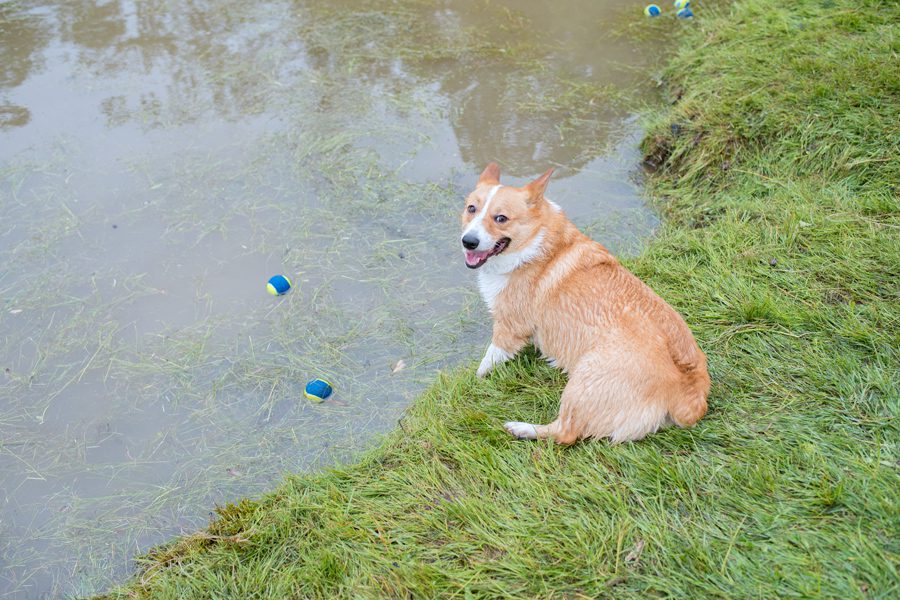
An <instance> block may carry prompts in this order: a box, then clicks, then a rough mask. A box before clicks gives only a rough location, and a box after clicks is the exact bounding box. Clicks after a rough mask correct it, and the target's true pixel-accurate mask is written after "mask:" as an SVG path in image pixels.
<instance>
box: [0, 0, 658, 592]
mask: <svg viewBox="0 0 900 600" xmlns="http://www.w3.org/2000/svg"><path fill="white" fill-rule="evenodd" d="M641 5H642V3H639V2H625V3H623V2H616V1H612V0H596V1H576V0H573V1H565V2H554V3H543V2H535V1H528V2H516V1H513V0H494V1H491V2H487V1H484V2H463V1H456V0H449V1H444V2H416V1H413V0H399V1H396V2H366V1H364V0H354V1H347V0H342V1H340V2H324V1H315V0H310V1H299V0H298V1H296V2H294V1H287V0H282V1H277V0H273V1H265V2H246V1H242V2H236V1H229V0H221V1H213V0H210V1H194V2H178V1H165V0H141V1H136V0H135V1H127V0H110V1H107V2H76V1H72V2H39V1H31V0H12V1H0V597H7V596H9V597H22V598H29V597H69V596H72V595H86V594H90V593H92V592H97V591H100V590H103V589H105V588H107V587H108V586H110V585H112V584H114V583H115V582H117V581H121V580H122V579H123V578H124V577H126V576H127V574H128V570H129V566H130V560H131V558H132V557H133V556H134V555H135V554H138V553H141V552H144V551H146V550H147V549H148V548H149V547H151V546H152V545H153V544H156V543H159V542H162V541H164V540H165V539H166V538H167V537H169V536H170V535H172V534H176V533H178V532H180V531H189V530H193V529H195V528H198V527H201V526H203V524H204V523H205V522H206V520H207V519H208V511H209V509H210V507H212V506H213V505H214V504H216V503H219V504H221V503H224V502H227V501H231V500H234V499H237V498H239V497H241V496H244V495H253V494H258V493H261V492H262V491H264V490H265V489H267V488H268V487H270V486H272V485H273V484H274V482H275V481H277V480H278V478H279V477H280V475H281V474H282V473H284V472H287V471H298V470H304V469H310V468H316V467H318V466H321V465H323V464H328V463H332V462H333V461H335V460H340V459H342V458H346V457H347V456H349V455H350V454H351V453H352V452H354V451H357V450H358V449H359V448H362V447H365V446H366V445H367V444H370V443H371V442H372V440H373V439H374V437H375V436H376V435H377V434H379V433H382V432H384V431H387V430H389V429H390V428H392V426H393V424H394V423H395V422H396V419H397V418H398V417H399V415H400V414H401V412H402V410H403V408H404V407H405V406H407V404H408V403H409V402H410V401H411V399H412V398H413V397H415V395H416V394H418V393H419V392H420V391H421V390H422V389H423V387H424V386H425V385H427V384H428V383H429V382H430V381H432V380H433V378H434V373H435V371H436V369H438V368H442V367H446V366H452V365H456V364H459V363H461V362H463V361H473V360H475V359H477V358H479V356H480V352H481V351H482V350H483V347H484V345H485V344H486V343H487V340H488V337H489V329H488V327H487V315H486V313H485V311H484V309H483V307H482V306H481V302H480V300H479V299H478V297H477V295H476V292H475V286H474V282H473V281H472V278H471V273H469V272H468V271H467V269H465V267H464V265H463V262H462V257H461V252H460V251H459V248H458V247H457V246H458V240H457V235H458V232H457V214H458V211H459V209H460V205H461V204H460V203H461V199H462V197H463V195H464V194H465V193H466V192H467V191H468V190H469V188H470V187H471V185H472V184H473V182H474V179H475V177H476V175H477V173H478V172H479V171H480V169H481V168H482V167H483V165H484V164H485V163H487V162H488V161H490V160H498V161H499V162H500V163H501V164H502V165H503V167H504V171H505V172H506V173H508V174H509V175H510V181H523V180H524V178H526V177H533V176H534V175H536V174H538V173H540V172H542V171H544V170H545V169H546V168H547V167H548V166H554V165H555V166H557V167H558V168H559V170H558V173H557V175H556V177H555V179H554V181H553V183H552V184H551V191H552V195H551V197H552V198H553V199H554V200H555V201H557V202H558V203H560V204H561V205H562V206H563V207H564V208H565V209H566V211H567V212H568V213H569V214H570V216H572V217H573V218H574V220H575V221H576V222H577V223H579V224H580V225H581V226H583V227H584V228H586V229H587V230H588V231H589V232H591V233H592V234H593V235H594V236H595V237H597V238H598V239H601V240H602V241H604V242H605V243H607V245H609V246H611V247H612V248H613V249H614V250H617V251H621V252H628V251H630V250H633V249H634V248H636V247H637V245H638V244H639V242H640V240H641V239H643V238H645V237H646V236H647V235H649V233H650V232H651V231H652V228H653V226H654V224H655V220H654V217H653V216H652V214H651V213H650V212H649V211H648V210H647V209H646V208H645V207H644V205H643V203H642V200H641V197H640V192H639V189H638V187H637V185H636V184H635V182H634V181H633V171H634V168H635V165H636V164H637V161H638V153H637V150H636V144H637V140H638V139H639V137H640V131H639V130H638V128H637V125H636V124H635V120H634V118H633V117H632V116H630V115H632V114H633V113H634V112H635V106H634V102H635V100H634V99H636V98H649V97H651V96H652V89H653V85H652V82H651V74H652V73H653V72H654V70H655V68H656V62H657V60H658V58H657V57H658V56H659V48H660V46H659V42H653V41H650V40H651V38H653V37H654V36H655V34H652V33H651V34H650V35H644V34H646V33H647V32H646V27H648V25H647V24H646V21H644V20H643V18H642V17H641V16H640V10H641ZM275 273H284V274H286V275H288V276H289V277H291V278H292V279H293V280H294V282H295V284H296V285H295V289H294V290H293V291H292V292H291V293H290V294H288V295H287V296H284V297H282V298H273V297H271V296H268V295H267V294H266V292H265V281H266V279H267V278H268V277H269V276H270V275H272V274H275ZM401 359H402V360H404V361H405V363H406V365H407V367H406V368H405V369H403V370H401V371H399V372H398V373H393V374H392V366H393V365H395V364H396V362H397V361H398V360H401ZM314 376H324V377H326V378H328V379H329V380H331V381H333V382H334V383H335V384H336V388H337V392H336V395H335V397H334V398H333V399H332V400H331V401H329V402H326V403H323V404H319V405H315V404H310V403H309V402H308V401H306V400H305V399H304V398H303V395H302V386H303V384H304V382H305V381H306V380H307V379H309V378H311V377H314Z"/></svg>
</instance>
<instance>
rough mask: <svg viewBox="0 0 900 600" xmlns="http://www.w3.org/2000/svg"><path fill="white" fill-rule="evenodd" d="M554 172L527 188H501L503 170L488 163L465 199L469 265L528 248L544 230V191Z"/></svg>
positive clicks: (465, 243) (464, 227) (464, 236)
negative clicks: (501, 172) (501, 171)
mask: <svg viewBox="0 0 900 600" xmlns="http://www.w3.org/2000/svg"><path fill="white" fill-rule="evenodd" d="M552 174H553V169H549V170H548V171H547V172H546V173H544V174H543V175H541V176H540V177H538V178H537V179H535V180H534V181H532V182H531V183H529V184H528V185H526V186H524V187H511V186H506V185H500V167H499V166H497V163H491V164H489V165H488V166H487V167H486V168H485V169H484V172H483V173H482V174H481V177H479V178H478V183H477V184H476V185H475V189H474V190H473V191H472V193H471V194H469V195H468V197H467V198H466V206H465V208H464V209H463V213H462V230H463V231H462V238H461V242H462V246H463V253H464V254H465V258H466V266H467V267H469V268H470V269H477V268H478V267H480V266H481V265H483V264H485V263H486V262H487V261H488V260H489V259H490V258H491V257H493V256H497V255H498V254H502V253H503V252H507V253H509V254H513V253H519V252H522V251H523V250H525V249H527V248H529V246H530V244H532V242H534V240H535V238H536V237H537V236H538V235H539V234H540V232H541V229H542V227H543V222H542V220H543V216H544V210H545V208H546V203H547V201H546V200H545V199H544V190H545V189H546V188H547V182H549V181H550V176H551V175H552Z"/></svg>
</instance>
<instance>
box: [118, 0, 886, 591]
mask: <svg viewBox="0 0 900 600" xmlns="http://www.w3.org/2000/svg"><path fill="white" fill-rule="evenodd" d="M788 5H789V6H788ZM697 12H698V15H699V17H700V18H698V19H697V20H696V22H695V23H694V24H693V26H692V27H690V28H688V29H687V30H686V33H685V37H684V39H683V41H682V47H681V51H680V52H679V53H678V55H677V57H675V58H674V59H673V63H672V65H671V67H670V69H669V71H668V73H667V83H668V89H669V92H670V94H671V100H672V103H671V105H669V106H667V107H666V108H665V109H663V110H661V111H660V112H659V114H656V115H654V116H652V117H651V123H650V128H649V134H648V137H647V139H646V141H645V151H646V155H647V163H648V165H649V166H651V167H652V168H655V169H657V171H656V174H655V175H654V176H653V177H652V178H651V181H650V182H649V184H650V186H651V190H652V192H653V194H654V195H655V196H656V197H657V198H658V201H659V205H660V210H661V211H662V212H663V213H664V215H665V216H666V224H665V226H664V227H663V228H662V229H661V231H660V232H659V234H658V236H657V238H656V239H655V240H654V241H653V242H652V243H651V244H650V246H649V247H648V248H647V250H646V251H645V252H644V253H643V254H642V255H641V256H640V257H638V258H636V259H634V260H630V261H628V265H629V267H631V268H632V269H633V270H634V271H635V272H636V273H637V274H638V275H639V276H641V277H642V278H644V279H645V280H646V281H647V282H648V283H649V284H650V285H651V286H652V287H653V288H654V289H656V290H657V291H658V292H659V293H660V294H661V295H662V296H663V297H664V298H666V299H667V300H669V301H670V302H671V303H672V304H673V305H674V306H675V307H676V308H677V309H679V310H680V311H681V312H682V313H683V314H684V315H685V318H686V319H687V321H688V323H689V324H690V326H691V327H692V329H693V330H694V331H695V333H696V335H697V337H698V340H699V342H700V344H701V346H702V347H703V348H704V350H705V351H706V352H707V354H708V356H709V359H710V370H711V374H712V377H713V381H714V387H713V391H712V395H711V398H710V406H711V410H710V414H709V415H708V417H707V418H706V419H705V420H704V421H702V422H701V423H700V424H699V425H698V426H697V427H696V428H694V429H692V430H668V431H665V432H663V433H661V434H658V435H656V436H653V437H651V438H649V439H648V440H646V441H643V442H640V443H637V444H627V445H622V446H615V447H613V446H609V445H608V444H606V443H603V442H593V443H582V444H578V445H576V446H574V447H570V448H559V447H555V446H553V445H552V444H551V443H525V442H516V441H513V440H511V439H510V438H509V437H508V436H507V435H506V433H505V432H504V431H503V430H502V427H501V424H502V422H503V421H504V420H507V419H517V420H526V421H532V422H546V421H548V420H550V419H551V418H552V417H553V416H554V414H555V411H556V408H557V405H558V397H559V392H560V390H561V388H562V386H563V384H564V378H563V377H562V376H561V375H560V374H559V373H558V372H556V371H554V370H553V369H551V368H549V367H548V366H546V365H545V364H543V363H542V362H540V361H539V360H537V359H536V357H535V356H534V355H533V354H528V353H526V355H524V356H522V357H520V358H519V359H517V360H515V361H513V362H511V363H509V364H507V365H504V366H502V367H500V368H499V369H498V370H497V372H496V373H495V374H494V375H493V376H492V377H491V378H490V379H489V380H486V381H481V380H477V379H476V378H475V376H474V363H473V365H472V367H471V368H467V369H461V370H457V371H454V372H452V373H449V374H447V375H444V376H442V377H441V378H440V380H439V381H437V382H436V383H435V385H434V386H433V387H432V388H431V390H430V391H429V392H428V393H426V394H425V395H424V396H423V397H422V398H420V399H419V401H417V402H416V403H415V404H414V405H413V406H412V407H411V409H410V410H409V413H408V415H407V416H406V418H405V419H404V420H403V422H402V424H401V427H400V428H398V430H397V431H396V432H395V433H394V434H392V435H391V436H390V437H389V438H388V439H387V440H386V441H385V442H384V444H383V445H382V446H381V447H379V448H378V449H376V450H374V451H372V452H370V453H368V454H367V455H365V456H364V457H363V458H362V459H361V460H360V461H359V462H358V463H356V464H353V465H349V466H346V467H342V468H339V469H336V470H333V471H330V472H327V473H324V474H321V475H315V476H302V477H300V476H298V477H291V478H289V479H287V480H286V481H285V482H284V483H283V484H282V485H281V486H279V487H278V488H277V489H276V490H275V491H273V492H272V493H271V494H269V495H267V496H265V497H263V498H261V499H259V500H256V501H250V500H247V501H244V502H241V503H240V504H238V505H231V506H228V507H225V508H222V509H221V510H220V511H219V516H218V518H217V519H216V520H215V522H214V523H212V524H211V526H210V527H209V529H208V530H206V531H203V532H199V533H196V534H194V535H191V536H187V537H184V538H181V539H178V540H175V541H173V542H172V543H171V544H169V545H167V546H165V547H161V548H158V549H156V550H154V551H153V552H151V553H150V554H149V555H148V556H147V557H146V558H145V559H143V562H142V571H141V572H140V573H139V574H137V575H136V577H135V579H134V580H133V581H132V582H131V583H129V584H128V585H127V586H125V587H123V588H122V589H119V590H115V591H113V592H111V593H110V594H109V597H112V598H127V597H154V598H156V597H160V598H166V597H198V598H200V597H203V598H206V597H260V596H263V597H273V598H281V597H304V598H305V597H323V598H333V597H381V596H388V597H415V598H420V597H431V596H444V597H459V598H467V597H503V596H508V597H522V596H532V597H568V598H580V597H584V598H596V597H602V596H615V597H646V596H667V597H678V598H688V597H703V596H716V597H739V598H746V597H761V598H771V597H816V596H825V597H838V596H840V597H844V598H887V597H892V596H895V595H896V594H897V592H898V590H897V583H896V582H897V559H898V544H897V538H896V532H897V531H898V529H900V518H898V496H897V490H898V489H900V477H898V472H897V469H898V464H900V463H898V459H900V456H898V447H897V440H898V439H900V438H898V428H897V423H896V415H897V412H898V399H900V382H898V376H897V364H898V359H900V356H898V354H900V352H898V309H897V306H898V301H900V298H898V284H897V282H898V276H900V243H898V229H900V218H898V206H897V200H896V197H897V193H898V185H900V167H898V158H897V157H898V154H900V130H898V121H897V115H898V114H900V102H898V98H900V79H898V69H897V68H896V66H897V54H898V41H897V27H896V23H897V22H898V19H900V9H898V8H897V6H896V5H895V4H893V3H887V2H884V3H880V2H844V1H837V0H834V1H832V0H824V1H821V0H819V1H808V2H795V3H777V2H774V0H748V1H745V2H739V3H738V4H736V5H735V6H734V7H733V8H731V9H728V10H727V11H723V12H722V13H720V14H715V15H714V14H711V13H712V12H713V11H711V10H709V11H703V10H698V11H697ZM551 189H552V188H551ZM474 358H477V357H473V359H474Z"/></svg>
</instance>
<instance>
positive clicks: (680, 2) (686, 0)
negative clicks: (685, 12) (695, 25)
mask: <svg viewBox="0 0 900 600" xmlns="http://www.w3.org/2000/svg"><path fill="white" fill-rule="evenodd" d="M690 3H691V0H675V2H673V3H672V4H673V5H674V6H675V8H677V9H682V8H687V7H688V5H689V4H690Z"/></svg>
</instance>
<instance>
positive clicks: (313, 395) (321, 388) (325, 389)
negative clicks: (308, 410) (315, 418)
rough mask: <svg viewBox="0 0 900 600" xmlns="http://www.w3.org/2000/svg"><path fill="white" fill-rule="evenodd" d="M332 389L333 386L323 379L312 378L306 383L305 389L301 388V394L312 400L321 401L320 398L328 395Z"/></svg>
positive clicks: (322, 398)
mask: <svg viewBox="0 0 900 600" xmlns="http://www.w3.org/2000/svg"><path fill="white" fill-rule="evenodd" d="M333 391H334V388H332V387H331V384H330V383H328V382H327V381H325V380H324V379H313V380H312V381H310V382H309V383H307V384H306V389H305V390H303V395H304V396H306V397H307V398H309V399H310V400H312V401H313V402H321V401H322V400H324V399H325V398H327V397H328V396H330V395H331V392H333Z"/></svg>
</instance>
